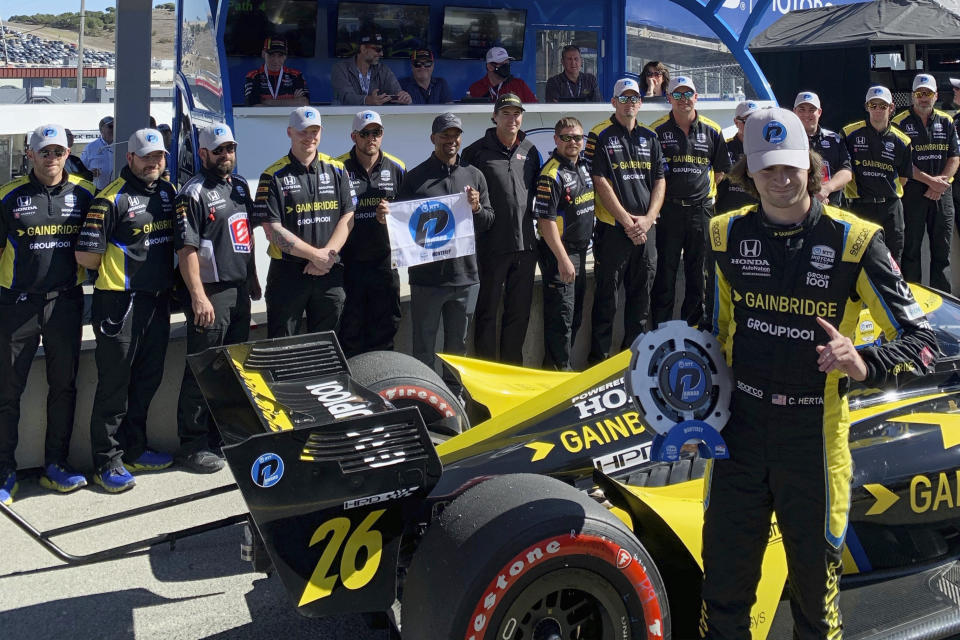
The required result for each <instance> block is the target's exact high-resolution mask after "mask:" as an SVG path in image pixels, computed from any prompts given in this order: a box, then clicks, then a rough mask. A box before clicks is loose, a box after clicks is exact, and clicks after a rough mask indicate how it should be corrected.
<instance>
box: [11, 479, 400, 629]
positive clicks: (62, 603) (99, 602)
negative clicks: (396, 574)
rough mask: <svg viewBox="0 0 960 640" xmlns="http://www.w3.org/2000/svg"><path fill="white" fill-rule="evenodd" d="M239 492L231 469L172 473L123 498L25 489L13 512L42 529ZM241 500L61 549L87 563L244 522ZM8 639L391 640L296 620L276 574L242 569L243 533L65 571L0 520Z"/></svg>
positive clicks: (186, 508) (26, 483) (100, 532)
mask: <svg viewBox="0 0 960 640" xmlns="http://www.w3.org/2000/svg"><path fill="white" fill-rule="evenodd" d="M231 482H232V476H231V475H230V473H229V471H227V470H223V471H220V472H219V473H216V474H213V475H210V476H197V475H193V474H189V473H186V472H183V471H177V470H166V471H161V472H157V473H142V474H137V486H136V487H134V488H133V489H132V490H131V491H128V492H126V493H123V494H119V495H108V494H106V493H105V492H103V490H102V489H100V488H99V487H96V486H93V487H86V488H84V489H80V490H79V491H78V492H76V493H73V494H69V495H56V494H52V493H51V492H49V491H47V490H45V489H42V488H41V487H40V486H39V485H38V484H37V477H36V476H33V477H31V478H27V479H26V480H21V483H20V491H19V492H18V493H17V496H16V501H15V502H14V504H13V507H14V509H15V510H16V511H17V512H18V513H20V514H21V515H23V516H24V517H26V518H27V519H28V520H29V521H30V522H31V523H33V524H34V525H35V526H36V527H37V528H38V529H40V530H46V529H52V528H54V527H59V526H63V525H67V524H70V523H73V522H77V521H79V520H86V519H89V518H94V517H99V516H103V515H107V514H110V513H114V512H118V511H121V510H124V509H130V508H132V507H137V506H141V505H146V504H151V503H154V502H157V501H160V500H164V499H169V498H173V497H177V496H179V495H183V494H186V493H193V492H196V491H201V490H203V489H207V488H213V487H216V486H219V485H223V484H229V483H231ZM243 511H244V509H243V501H242V500H241V499H240V495H239V493H228V494H226V495H220V496H215V497H213V498H208V499H205V500H202V501H199V502H195V503H192V504H188V505H183V506H179V507H175V508H172V509H170V510H168V511H163V512H159V513H152V514H148V515H144V516H139V517H136V518H131V519H128V520H122V521H120V522H118V523H111V524H109V525H106V526H103V527H98V528H97V529H94V530H88V531H86V532H76V533H69V534H66V535H63V536H60V537H58V538H57V539H56V540H55V542H57V543H58V544H60V545H61V547H62V548H64V549H65V550H66V551H67V552H69V553H74V554H80V553H90V552H93V551H97V550H100V549H103V548H106V547H112V546H117V545H119V544H124V543H127V542H133V541H136V540H140V539H143V538H147V537H152V536H154V535H157V534H160V533H166V532H169V531H173V530H176V529H182V528H185V527H188V526H193V525H198V524H202V523H204V522H208V521H211V520H216V519H219V518H225V517H228V516H230V515H233V514H236V513H242V512H243ZM0 637H2V638H37V639H46V638H70V639H77V640H81V639H87V638H90V639H95V640H113V639H117V640H128V639H129V640H134V639H136V640H146V639H150V638H157V639H160V638H162V639H163V640H181V639H183V640H186V639H190V638H223V639H226V638H229V639H231V640H233V639H241V640H242V639H246V638H249V639H251V640H252V639H254V638H256V639H271V638H274V639H275V638H284V637H287V638H308V637H309V638H325V639H336V640H386V639H387V638H388V637H389V634H388V633H387V632H386V631H383V630H379V631H374V630H371V629H369V628H368V627H367V625H366V624H365V623H364V621H363V620H362V619H361V618H360V616H356V615H352V616H340V617H337V618H332V619H331V618H327V619H309V618H304V617H302V616H300V615H299V614H298V613H296V611H294V608H293V605H292V604H291V603H290V602H289V600H288V598H287V594H286V592H285V591H284V589H283V586H282V585H281V584H280V580H279V578H277V577H276V575H272V576H269V577H268V576H266V575H265V574H262V573H253V572H252V571H251V569H250V564H249V563H247V562H242V561H241V560H240V531H239V528H238V527H237V526H231V527H227V528H225V529H220V530H217V531H212V532H208V533H204V534H201V535H198V536H195V537H192V538H186V539H184V540H180V541H178V542H177V544H176V548H175V549H174V550H172V551H171V550H170V547H169V546H168V545H164V546H160V547H154V548H153V549H150V550H149V551H145V552H141V553H139V554H137V555H134V556H132V557H126V558H123V559H120V560H112V561H109V562H105V563H101V564H95V565H88V566H80V567H68V566H66V565H64V564H63V563H62V562H61V561H60V560H58V559H57V558H55V557H54V556H53V555H52V554H50V553H49V552H47V551H46V550H45V549H44V548H42V547H40V546H39V545H38V544H37V543H35V542H34V541H33V540H32V539H31V538H29V537H28V536H27V535H26V534H25V533H23V532H22V531H21V530H20V529H19V528H18V527H17V526H16V525H14V524H13V523H12V522H10V521H9V520H8V519H7V518H6V517H3V516H2V515H0Z"/></svg>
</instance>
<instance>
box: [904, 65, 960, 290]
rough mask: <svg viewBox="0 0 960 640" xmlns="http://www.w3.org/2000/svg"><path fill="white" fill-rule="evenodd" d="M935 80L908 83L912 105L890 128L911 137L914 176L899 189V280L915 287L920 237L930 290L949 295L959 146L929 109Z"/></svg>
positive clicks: (944, 118) (924, 77) (922, 77)
mask: <svg viewBox="0 0 960 640" xmlns="http://www.w3.org/2000/svg"><path fill="white" fill-rule="evenodd" d="M936 101H937V81H936V80H934V78H933V76H932V75H930V74H928V73H919V74H917V76H916V77H915V78H914V79H913V106H912V107H910V108H909V109H905V110H903V111H901V112H900V113H898V114H897V115H896V116H894V118H893V124H895V125H896V126H897V128H898V129H900V130H901V131H903V132H904V133H905V134H907V135H908V136H910V141H911V145H910V149H911V153H912V157H913V171H912V173H910V174H907V175H908V176H909V177H910V179H909V180H907V184H906V185H904V188H903V236H904V238H903V277H904V279H905V280H906V281H907V282H920V278H921V275H922V271H923V269H922V266H921V264H920V248H921V246H922V245H923V232H924V231H926V232H927V238H928V239H929V240H930V279H929V282H930V286H932V287H935V288H937V289H940V290H941V291H946V292H948V293H949V292H950V273H949V269H950V241H951V240H952V239H953V222H954V220H953V218H954V208H953V191H954V187H953V184H952V183H953V176H954V174H955V173H956V172H957V168H958V167H960V142H958V140H957V129H956V127H955V126H954V124H953V120H952V119H951V118H950V116H949V115H948V114H946V113H945V112H943V111H940V110H939V109H934V103H935V102H936Z"/></svg>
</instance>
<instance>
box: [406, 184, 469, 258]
mask: <svg viewBox="0 0 960 640" xmlns="http://www.w3.org/2000/svg"><path fill="white" fill-rule="evenodd" d="M387 232H388V233H389V234H390V249H391V252H392V259H393V266H394V268H400V267H413V266H416V265H418V264H426V263H428V262H435V261H437V260H446V259H447V258H458V257H460V256H469V255H473V254H474V253H476V242H475V238H474V234H473V212H472V210H471V208H470V203H469V201H468V200H467V194H466V193H456V194H453V195H449V196H437V197H434V198H423V199H422V200H406V201H403V202H391V203H390V215H389V216H387Z"/></svg>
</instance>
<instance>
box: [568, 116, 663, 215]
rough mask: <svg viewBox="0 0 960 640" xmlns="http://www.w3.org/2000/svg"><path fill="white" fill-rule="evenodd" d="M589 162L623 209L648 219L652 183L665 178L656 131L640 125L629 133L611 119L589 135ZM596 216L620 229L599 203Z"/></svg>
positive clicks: (613, 117)
mask: <svg viewBox="0 0 960 640" xmlns="http://www.w3.org/2000/svg"><path fill="white" fill-rule="evenodd" d="M586 159H587V162H589V163H590V175H591V176H593V177H601V178H606V179H607V180H609V181H610V184H611V186H612V187H613V192H614V193H615V194H616V195H617V200H619V201H620V204H621V205H622V206H623V208H624V209H626V210H627V211H629V212H630V213H632V214H633V215H646V213H647V209H648V208H649V207H650V192H651V191H653V183H654V182H656V181H657V180H659V179H661V178H662V177H663V156H662V154H661V152H660V145H659V144H657V136H656V134H655V133H654V132H653V131H651V130H650V129H648V128H647V127H644V126H643V125H641V124H640V123H639V122H638V123H636V124H635V125H634V127H633V131H627V128H626V127H624V126H623V125H622V124H620V123H619V122H618V121H617V118H616V115H612V116H610V118H609V119H607V120H604V121H603V122H600V123H598V124H597V125H596V126H594V127H593V129H591V130H590V133H589V134H588V135H587V151H586ZM595 213H596V217H597V220H600V221H601V222H605V223H606V224H610V225H619V223H618V222H617V221H616V218H614V217H613V214H612V213H610V212H609V211H607V210H606V208H604V206H603V204H602V203H601V202H600V200H599V199H597V200H596V203H595Z"/></svg>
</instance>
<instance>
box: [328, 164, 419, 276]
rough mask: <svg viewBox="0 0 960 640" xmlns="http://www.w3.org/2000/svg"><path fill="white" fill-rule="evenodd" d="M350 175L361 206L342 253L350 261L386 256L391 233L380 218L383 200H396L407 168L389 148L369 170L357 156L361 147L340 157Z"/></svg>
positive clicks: (377, 258)
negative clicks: (379, 208)
mask: <svg viewBox="0 0 960 640" xmlns="http://www.w3.org/2000/svg"><path fill="white" fill-rule="evenodd" d="M337 160H339V161H340V162H342V163H343V166H344V167H345V168H346V170H347V175H348V176H350V184H351V185H352V186H353V191H354V193H355V194H356V195H357V210H356V212H355V213H354V214H353V231H351V232H350V236H349V237H348V238H347V243H346V244H345V245H343V249H342V250H341V251H340V255H341V256H342V257H343V261H344V263H346V264H349V263H350V262H358V261H366V260H383V259H385V258H388V257H389V256H390V236H389V235H388V234H387V225H385V224H380V223H379V222H377V205H378V204H380V200H389V201H393V200H396V199H397V193H399V192H400V184H401V183H402V182H403V176H404V175H405V174H406V172H407V168H406V166H404V164H403V161H402V160H400V159H399V158H397V157H395V156H392V155H390V154H389V153H387V152H386V151H381V152H380V158H379V159H377V161H376V163H375V164H374V165H373V168H372V169H371V171H370V173H369V174H368V173H367V171H366V169H364V168H363V165H361V164H360V162H359V161H358V160H357V148H356V147H353V148H352V149H350V151H348V152H347V153H345V154H343V155H342V156H340V157H339V158H337Z"/></svg>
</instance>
